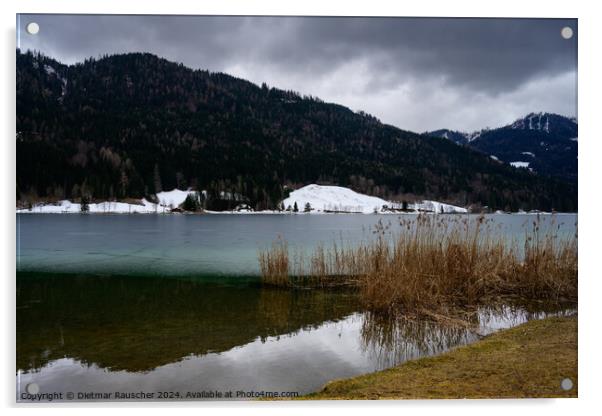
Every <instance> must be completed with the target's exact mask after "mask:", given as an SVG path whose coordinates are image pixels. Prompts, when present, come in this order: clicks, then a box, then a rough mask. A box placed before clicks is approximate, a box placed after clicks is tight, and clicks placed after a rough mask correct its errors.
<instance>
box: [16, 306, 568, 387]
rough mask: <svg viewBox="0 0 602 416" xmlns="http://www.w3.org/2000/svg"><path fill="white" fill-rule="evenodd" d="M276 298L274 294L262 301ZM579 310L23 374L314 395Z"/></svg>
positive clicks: (348, 330)
mask: <svg viewBox="0 0 602 416" xmlns="http://www.w3.org/2000/svg"><path fill="white" fill-rule="evenodd" d="M274 300H275V299H274V298H273V297H272V296H270V297H268V298H265V299H263V300H262V302H272V301H274ZM265 306H266V307H267V306H268V305H265ZM288 306H290V305H288ZM571 312H572V310H571V309H565V310H561V311H560V312H553V311H550V312H537V311H535V312H529V311H528V310H527V309H526V308H520V307H516V308H512V307H508V306H502V307H498V308H483V309H482V310H480V311H479V312H478V313H477V314H474V315H473V316H474V319H473V321H472V322H470V324H471V325H473V327H472V328H468V327H466V326H450V325H449V324H447V325H443V324H441V323H437V322H433V321H426V320H414V319H409V318H408V317H404V316H398V317H396V318H393V319H391V318H382V317H379V316H377V315H374V314H370V313H353V314H351V315H347V316H346V317H344V318H342V319H340V320H336V321H327V322H325V323H322V324H315V325H306V326H304V327H302V328H300V329H297V330H294V331H292V332H288V333H283V334H279V335H272V336H265V337H260V336H257V337H256V338H254V339H252V340H250V341H249V342H247V343H246V344H243V345H239V346H235V347H233V348H230V349H228V350H226V351H223V352H211V351H208V352H207V353H206V354H202V355H189V356H186V357H183V359H181V360H180V361H177V362H172V363H168V364H164V365H161V366H159V367H156V368H154V369H152V370H149V371H138V372H131V371H123V370H120V371H113V370H110V369H106V368H100V367H98V366H97V365H95V364H91V365H87V364H83V363H82V362H80V361H78V360H75V359H72V358H59V359H57V360H54V361H51V362H49V363H47V364H46V365H45V366H44V367H42V368H40V369H37V370H34V371H30V372H27V373H21V374H20V376H19V378H20V383H21V385H23V386H24V385H27V383H31V382H36V383H38V384H39V385H40V386H41V391H42V392H44V391H48V390H54V391H75V392H77V391H87V390H94V391H99V392H104V391H106V392H112V391H116V390H118V391H139V390H148V391H158V390H167V391H177V390H183V391H188V390H190V389H194V390H273V391H283V390H290V391H299V392H300V393H307V392H310V391H315V390H317V389H319V388H320V387H322V386H323V385H324V384H325V383H326V382H328V381H330V380H332V379H336V378H346V377H352V376H356V375H360V374H365V373H369V372H372V371H376V370H380V369H384V368H389V367H392V366H394V365H398V364H401V363H402V362H405V361H407V360H411V359H415V358H419V357H422V356H428V355H434V354H439V353H442V352H445V351H447V350H449V349H450V348H453V347H455V346H459V345H464V344H467V343H470V342H474V341H476V340H477V339H478V338H479V335H477V332H478V331H480V330H481V329H483V328H487V329H488V330H494V329H501V328H506V327H510V326H514V325H517V324H520V323H522V322H524V321H525V320H528V319H534V318H543V317H545V316H548V315H557V314H561V315H566V314H570V313H571ZM49 386H52V388H51V389H50V388H49Z"/></svg>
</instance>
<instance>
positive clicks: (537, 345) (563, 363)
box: [299, 314, 578, 400]
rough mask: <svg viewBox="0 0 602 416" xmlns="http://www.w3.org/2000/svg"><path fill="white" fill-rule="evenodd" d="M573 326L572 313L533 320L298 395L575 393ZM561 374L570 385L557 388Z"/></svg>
mask: <svg viewBox="0 0 602 416" xmlns="http://www.w3.org/2000/svg"><path fill="white" fill-rule="evenodd" d="M577 326H578V317H577V315H576V314H575V315H573V316H570V317H563V318H560V317H550V318H545V319H541V320H532V321H529V322H527V323H524V324H522V325H519V326H516V327H513V328H509V329H504V330H501V331H498V332H495V333H493V334H491V335H487V336H485V337H483V338H482V339H481V340H479V341H477V342H475V343H472V344H469V345H466V346H462V347H458V348H456V349H453V350H451V351H448V352H446V353H444V354H441V355H437V356H433V357H423V358H419V359H416V360H411V361H407V362H405V363H403V364H401V365H399V366H397V367H393V368H390V369H387V370H383V371H378V372H374V373H369V374H365V375H361V376H357V377H351V378H347V379H340V380H333V381H330V382H329V383H327V384H326V385H325V386H324V387H323V388H322V389H321V390H319V391H317V392H314V393H310V394H308V395H305V396H302V397H300V398H299V399H300V400H376V399H389V400H399V399H409V400H420V399H502V398H563V397H571V398H575V397H577V396H578V383H577V380H578V378H577ZM565 378H569V379H570V380H571V381H572V383H573V386H572V388H571V389H570V390H563V388H562V387H561V383H562V381H563V380H564V379H565Z"/></svg>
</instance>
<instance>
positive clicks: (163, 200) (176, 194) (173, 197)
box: [157, 189, 195, 208]
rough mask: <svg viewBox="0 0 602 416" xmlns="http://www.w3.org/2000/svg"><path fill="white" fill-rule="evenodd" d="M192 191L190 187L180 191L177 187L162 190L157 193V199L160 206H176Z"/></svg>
mask: <svg viewBox="0 0 602 416" xmlns="http://www.w3.org/2000/svg"><path fill="white" fill-rule="evenodd" d="M194 192H195V191H192V190H190V189H188V190H186V191H180V190H179V189H173V190H171V191H163V192H159V193H158V194H157V200H158V201H159V205H161V206H164V207H172V208H176V207H178V206H179V205H181V204H182V203H183V202H184V201H185V200H186V197H187V196H188V194H192V193H194Z"/></svg>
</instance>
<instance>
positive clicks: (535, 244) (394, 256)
mask: <svg viewBox="0 0 602 416" xmlns="http://www.w3.org/2000/svg"><path fill="white" fill-rule="evenodd" d="M372 232H373V233H374V234H375V236H374V238H370V239H368V240H367V241H364V242H361V243H359V244H356V245H353V246H345V244H343V242H340V243H333V244H332V245H331V246H328V247H325V246H323V245H320V246H318V247H317V248H316V249H315V250H314V251H313V252H312V253H309V254H305V253H303V252H299V251H295V250H290V249H289V247H288V245H287V242H286V241H283V240H281V239H279V240H277V241H276V242H275V243H274V244H273V245H272V247H271V248H269V249H267V250H264V251H262V252H260V253H259V264H260V267H261V272H262V280H263V282H264V283H265V284H268V285H276V286H296V285H313V286H328V285H331V284H333V283H337V282H338V283H339V284H343V283H347V284H350V283H351V284H354V285H357V286H358V288H359V290H360V294H361V299H362V302H363V303H364V306H365V307H366V308H368V309H370V310H374V311H382V312H385V313H386V312H389V311H390V310H391V309H396V310H399V309H402V310H406V311H407V310H418V311H419V310H421V309H425V310H436V309H441V308H447V307H449V306H457V307H461V308H463V307H466V306H467V305H474V304H477V303H479V302H481V300H482V299H484V298H492V297H500V296H514V297H521V298H523V299H527V300H547V301H553V300H569V301H574V300H576V297H577V236H576V235H574V236H569V237H563V238H560V237H559V236H558V235H557V232H558V227H557V226H556V225H555V224H554V223H552V224H549V225H548V228H547V231H546V232H545V233H543V232H542V231H541V224H540V219H539V217H537V218H534V219H533V221H530V222H529V223H528V224H526V225H525V233H524V238H520V239H515V240H513V241H508V240H506V239H504V237H503V232H500V230H497V229H496V228H495V226H494V225H493V224H492V223H489V222H488V220H486V219H485V218H484V217H478V218H472V219H470V218H468V217H460V216H454V217H450V216H433V215H419V216H418V217H416V218H415V219H410V220H405V219H402V220H400V223H399V227H398V228H397V227H393V228H390V226H389V225H384V224H382V223H381V222H379V223H378V224H377V225H376V227H375V228H374V229H373V230H372Z"/></svg>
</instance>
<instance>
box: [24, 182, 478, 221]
mask: <svg viewBox="0 0 602 416" xmlns="http://www.w3.org/2000/svg"><path fill="white" fill-rule="evenodd" d="M193 192H194V191H192V190H186V191H182V190H179V189H174V190H172V191H168V192H159V193H158V194H157V200H158V201H159V203H158V204H155V203H152V202H150V201H148V200H146V199H142V200H140V202H139V203H126V202H101V203H93V204H88V212H90V213H96V214H109V213H111V214H155V213H168V212H170V211H171V209H172V208H177V207H178V206H180V205H181V204H182V203H183V202H184V200H185V199H186V196H187V195H188V194H190V193H193ZM282 202H283V204H284V207H285V208H288V207H290V209H291V210H292V209H293V207H294V205H295V202H296V203H297V208H298V211H299V212H301V213H302V212H304V211H305V207H306V204H308V203H309V208H310V213H314V214H315V213H329V212H344V213H362V214H372V213H374V212H379V213H389V212H393V213H396V212H398V211H395V210H391V209H390V208H397V209H399V208H401V204H400V203H394V202H390V201H386V200H384V199H381V198H377V197H373V196H368V195H363V194H360V193H357V192H355V191H352V190H351V189H349V188H343V187H340V186H322V185H315V184H312V185H307V186H304V187H303V188H300V189H297V190H295V191H292V192H291V193H290V195H289V197H288V198H286V199H285V200H284V201H282ZM385 206H386V207H388V209H383V207H385ZM408 208H409V209H414V210H417V211H418V210H420V211H427V212H434V213H466V212H468V211H467V209H466V208H462V207H457V206H454V205H449V204H444V203H441V202H437V201H422V202H420V203H414V204H408ZM79 212H81V204H79V203H74V202H70V201H67V200H64V201H60V202H58V203H55V204H41V205H36V206H33V207H32V208H31V209H28V208H23V209H17V213H45V214H67V213H79ZM206 212H207V213H209V214H213V213H218V212H214V211H206ZM288 212H290V211H284V213H288ZM219 213H233V214H234V213H235V214H254V213H261V214H276V213H282V212H279V211H261V212H252V211H240V212H238V211H234V212H230V211H228V212H219Z"/></svg>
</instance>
